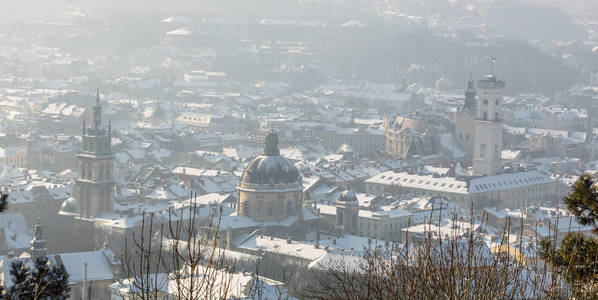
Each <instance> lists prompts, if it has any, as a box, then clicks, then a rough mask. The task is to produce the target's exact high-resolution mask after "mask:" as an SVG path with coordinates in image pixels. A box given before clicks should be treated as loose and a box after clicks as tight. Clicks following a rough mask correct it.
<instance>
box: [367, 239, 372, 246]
mask: <svg viewBox="0 0 598 300" xmlns="http://www.w3.org/2000/svg"><path fill="white" fill-rule="evenodd" d="M371 247H372V239H368V248H371Z"/></svg>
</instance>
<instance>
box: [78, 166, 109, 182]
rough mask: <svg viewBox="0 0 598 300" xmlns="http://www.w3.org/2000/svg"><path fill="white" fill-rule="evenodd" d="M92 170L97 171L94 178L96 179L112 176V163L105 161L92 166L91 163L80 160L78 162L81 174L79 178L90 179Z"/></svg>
mask: <svg viewBox="0 0 598 300" xmlns="http://www.w3.org/2000/svg"><path fill="white" fill-rule="evenodd" d="M94 170H95V171H96V172H97V173H96V177H95V178H94V179H97V180H104V179H111V178H112V164H111V163H109V162H107V163H99V164H97V167H94V166H93V164H92V163H85V162H82V163H80V164H79V173H80V174H81V175H80V176H79V178H81V179H92V178H93V174H94Z"/></svg>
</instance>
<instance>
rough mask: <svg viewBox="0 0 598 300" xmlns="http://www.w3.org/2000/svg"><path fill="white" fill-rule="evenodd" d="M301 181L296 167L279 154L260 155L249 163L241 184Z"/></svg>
mask: <svg viewBox="0 0 598 300" xmlns="http://www.w3.org/2000/svg"><path fill="white" fill-rule="evenodd" d="M270 182H272V183H274V184H279V183H285V184H290V183H301V175H300V174H299V170H297V167H295V165H293V163H292V162H291V161H290V160H288V159H287V158H285V157H283V156H280V155H260V156H258V157H256V158H255V159H254V160H253V161H251V162H250V163H249V165H248V166H247V168H246V169H245V172H243V177H241V184H243V183H250V184H268V183H270Z"/></svg>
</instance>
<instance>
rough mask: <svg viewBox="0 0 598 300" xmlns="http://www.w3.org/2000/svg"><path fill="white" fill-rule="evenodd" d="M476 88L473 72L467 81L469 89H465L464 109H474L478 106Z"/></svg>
mask: <svg viewBox="0 0 598 300" xmlns="http://www.w3.org/2000/svg"><path fill="white" fill-rule="evenodd" d="M475 96H476V90H475V87H474V84H473V78H472V74H471V73H470V74H469V81H467V89H466V90H465V103H464V104H463V109H464V110H470V111H474V110H475V109H476V108H477V103H476V100H475Z"/></svg>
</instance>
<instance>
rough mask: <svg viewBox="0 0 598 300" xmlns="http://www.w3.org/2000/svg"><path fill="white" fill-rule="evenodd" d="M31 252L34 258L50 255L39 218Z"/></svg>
mask: <svg viewBox="0 0 598 300" xmlns="http://www.w3.org/2000/svg"><path fill="white" fill-rule="evenodd" d="M30 250H31V256H32V257H33V258H38V257H42V256H46V255H47V254H48V248H47V247H46V240H45V239H44V234H43V229H42V225H41V224H40V222H39V218H37V223H35V231H34V236H33V239H32V240H31V248H30Z"/></svg>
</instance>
